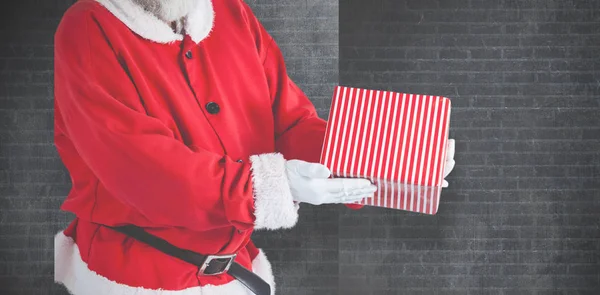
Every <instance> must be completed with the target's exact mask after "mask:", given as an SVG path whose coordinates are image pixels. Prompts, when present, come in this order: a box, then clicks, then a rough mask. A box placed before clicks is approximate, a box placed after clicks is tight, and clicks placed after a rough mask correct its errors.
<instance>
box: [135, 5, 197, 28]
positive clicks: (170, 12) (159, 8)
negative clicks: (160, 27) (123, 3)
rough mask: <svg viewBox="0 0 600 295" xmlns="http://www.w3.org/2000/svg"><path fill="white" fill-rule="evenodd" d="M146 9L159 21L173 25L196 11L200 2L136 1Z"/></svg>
mask: <svg viewBox="0 0 600 295" xmlns="http://www.w3.org/2000/svg"><path fill="white" fill-rule="evenodd" d="M135 2H137V3H139V5H141V6H142V7H144V9H146V10H147V11H149V12H150V13H152V14H154V15H156V17H158V18H159V19H161V20H163V21H165V22H168V23H171V22H174V21H178V20H181V18H183V17H184V16H186V15H188V14H189V13H190V11H192V10H194V8H196V6H197V5H198V2H199V1H198V0H135Z"/></svg>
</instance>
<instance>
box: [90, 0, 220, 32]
mask: <svg viewBox="0 0 600 295" xmlns="http://www.w3.org/2000/svg"><path fill="white" fill-rule="evenodd" d="M96 1H97V2H98V3H100V4H101V5H102V6H104V7H105V8H106V9H108V10H109V11H110V12H111V13H112V14H113V15H114V16H116V17H117V18H118V19H119V20H121V21H122V22H123V23H124V24H125V25H127V26H128V27H129V29H131V30H132V31H133V32H135V33H136V34H138V35H140V36H141V37H143V38H145V39H148V40H152V41H154V42H158V43H170V42H174V41H177V40H183V37H184V36H183V35H182V34H178V33H175V32H173V30H172V29H171V27H170V26H169V25H168V24H166V23H165V22H163V21H161V20H160V19H159V18H157V17H156V16H154V15H153V14H152V13H150V12H148V11H146V10H145V9H144V8H142V7H141V6H139V5H138V4H137V3H135V2H134V1H132V0H96ZM198 2H199V3H198V6H197V8H196V9H195V10H194V11H192V12H190V14H189V15H188V16H186V17H185V19H184V30H185V33H186V34H187V35H189V36H190V37H191V39H192V40H193V41H194V42H196V43H199V42H200V41H202V40H203V39H204V38H206V37H208V34H209V33H210V32H211V30H212V27H213V22H214V18H215V15H214V10H213V6H212V2H211V0H198Z"/></svg>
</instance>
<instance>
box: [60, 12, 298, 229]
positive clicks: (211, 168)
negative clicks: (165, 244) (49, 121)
mask: <svg viewBox="0 0 600 295" xmlns="http://www.w3.org/2000/svg"><path fill="white" fill-rule="evenodd" d="M55 95H56V100H55V106H56V111H57V112H60V114H61V117H62V118H63V121H64V124H65V130H63V132H64V133H65V136H67V137H68V138H69V140H71V141H72V143H73V145H74V146H75V148H76V149H77V152H78V154H79V156H80V157H81V158H82V159H83V161H84V162H85V163H86V164H87V165H88V166H89V168H90V169H91V170H92V171H93V173H94V175H95V176H96V177H97V178H98V179H99V181H100V182H101V183H102V184H103V185H104V186H105V187H106V189H107V190H108V191H109V192H110V193H111V194H112V195H114V196H115V197H116V198H118V199H119V200H121V201H122V202H123V203H124V204H127V205H129V206H131V207H133V208H135V209H136V210H137V211H138V212H140V213H141V214H143V215H144V216H145V217H146V218H148V219H149V220H151V221H152V222H154V223H156V224H157V225H164V226H181V227H186V228H189V229H192V230H198V231H202V230H209V229H212V228H216V227H221V226H227V225H234V226H236V227H238V228H240V229H248V228H250V227H252V225H253V223H254V222H255V219H256V217H255V215H254V205H255V204H254V198H253V185H252V177H253V175H254V174H257V173H259V172H260V171H258V170H259V168H256V169H254V170H253V171H251V166H250V165H249V164H240V163H236V162H235V161H234V160H233V159H230V158H229V157H227V156H223V155H220V154H216V153H212V152H209V151H203V150H201V151H198V152H195V151H192V150H191V149H190V148H188V147H187V146H186V145H185V144H184V143H182V142H180V141H178V140H176V139H175V138H174V135H173V133H172V131H171V130H170V129H169V128H168V127H167V126H166V125H164V124H163V123H162V122H161V121H159V120H158V119H155V118H153V117H150V116H148V115H146V114H145V111H144V108H143V105H142V103H141V101H140V98H139V96H138V94H137V92H136V88H135V85H133V83H132V81H131V80H130V79H129V77H128V75H127V73H126V71H125V69H124V68H122V66H121V65H120V63H119V60H118V57H117V56H116V54H115V53H114V51H113V50H112V48H111V44H110V41H109V40H107V39H106V37H105V36H104V34H103V32H102V29H101V28H100V26H99V25H98V23H97V22H96V21H95V20H94V19H93V16H90V14H85V13H77V14H72V15H70V16H65V17H64V18H63V20H62V23H61V25H60V27H59V29H58V30H57V33H56V36H55ZM274 158H276V155H267V156H266V157H263V158H258V157H255V158H254V159H255V161H254V162H255V163H253V164H256V162H261V161H262V163H259V164H260V165H259V166H261V167H265V168H269V167H270V166H269V165H271V164H273V163H275V162H277V163H279V162H281V163H283V160H281V161H278V160H277V159H275V160H276V161H270V162H269V161H268V160H269V159H271V160H272V159H274ZM261 159H262V160H261ZM263 160H264V161H263ZM253 166H254V165H253ZM271 166H272V165H271ZM279 166H282V165H279ZM279 166H277V167H279ZM270 170H273V169H270ZM264 174H265V173H263V175H264ZM280 177H281V176H280V175H275V176H274V177H272V179H270V180H269V179H267V180H264V179H263V180H262V183H265V182H266V183H267V184H268V183H269V182H268V181H272V180H273V179H276V180H279V179H280ZM279 182H281V181H279ZM284 185H286V184H285V183H284ZM254 188H256V187H254ZM259 197H260V196H257V199H258V198H259ZM267 201H268V200H267ZM289 203H290V204H289V207H291V208H292V209H293V203H292V202H291V201H290V202H289ZM262 204H265V206H270V205H273V204H275V203H274V202H262ZM286 206H288V205H286ZM271 210H279V209H278V208H273V209H271Z"/></svg>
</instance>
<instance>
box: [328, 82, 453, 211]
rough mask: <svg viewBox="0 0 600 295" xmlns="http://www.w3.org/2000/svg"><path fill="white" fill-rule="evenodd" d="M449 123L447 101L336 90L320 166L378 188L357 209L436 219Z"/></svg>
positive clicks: (377, 92) (424, 96)
mask: <svg viewBox="0 0 600 295" xmlns="http://www.w3.org/2000/svg"><path fill="white" fill-rule="evenodd" d="M449 120H450V100H449V99H448V98H445V97H440V96H430V95H419V94H406V93H397V92H389V91H379V90H368V89H360V88H351V87H341V86H338V87H336V89H335V93H334V95H333V100H332V103H331V111H330V115H329V121H328V123H327V131H326V134H325V142H324V145H323V150H322V152H321V164H323V165H325V166H327V167H328V168H329V169H330V170H331V171H332V174H333V177H361V178H368V179H370V180H371V181H373V182H374V183H375V184H376V185H377V186H378V191H377V192H376V193H375V195H374V196H373V197H370V198H366V199H363V200H362V201H360V202H358V204H363V205H369V206H378V207H386V208H393V209H400V210H406V211H412V212H419V213H425V214H435V213H436V212H437V210H438V206H439V198H440V194H441V185H442V181H443V169H444V162H445V160H446V144H447V140H448V126H449Z"/></svg>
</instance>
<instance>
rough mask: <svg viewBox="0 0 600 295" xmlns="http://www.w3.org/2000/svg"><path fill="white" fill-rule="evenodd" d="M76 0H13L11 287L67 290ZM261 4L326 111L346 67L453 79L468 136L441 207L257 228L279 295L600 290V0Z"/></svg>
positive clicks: (2, 289) (6, 44) (2, 34)
mask: <svg viewBox="0 0 600 295" xmlns="http://www.w3.org/2000/svg"><path fill="white" fill-rule="evenodd" d="M17 2H18V3H17ZM73 2H74V1H72V0H69V1H67V0H48V1H43V0H25V1H10V2H9V3H8V4H6V3H4V4H3V8H2V9H0V12H1V14H2V17H1V18H0V24H1V27H0V82H1V84H0V208H1V211H0V294H66V291H64V290H63V289H62V288H61V287H59V286H57V285H55V284H53V281H52V276H53V235H54V234H55V233H56V232H58V231H59V230H61V229H62V228H64V226H65V225H66V224H67V223H68V222H69V221H70V219H71V216H70V215H68V214H66V213H64V212H61V211H59V210H58V207H59V206H60V204H61V202H62V200H63V199H64V197H65V196H66V195H67V193H68V191H69V189H70V178H69V175H68V173H67V171H66V170H65V169H64V166H63V165H62V163H61V161H60V159H59V158H58V156H57V154H56V152H55V148H54V146H53V138H52V128H53V109H52V107H53V105H52V103H53V93H52V92H53V89H52V83H53V81H52V79H53V74H52V69H53V60H52V56H53V49H52V39H53V34H54V30H55V29H56V26H57V24H58V21H59V19H60V17H61V15H62V13H63V12H64V11H65V10H66V8H67V7H68V6H69V5H70V4H71V3H73ZM247 2H248V3H249V4H250V5H251V6H252V7H253V8H254V10H255V13H256V14H257V16H258V17H259V19H261V21H262V22H263V24H264V25H265V27H267V29H268V30H269V32H271V33H272V34H273V35H274V37H275V38H276V40H277V41H278V43H279V45H280V47H281V48H282V50H283V52H284V55H285V57H286V61H287V66H288V70H289V72H290V75H291V76H292V78H293V79H294V80H295V81H296V82H297V83H298V84H299V85H300V87H301V88H302V89H304V90H305V92H306V93H307V94H308V95H309V97H311V99H312V100H313V102H314V103H315V105H316V106H317V108H318V109H319V113H320V115H321V116H322V117H324V118H325V117H326V116H327V114H328V109H329V103H330V101H331V94H332V92H333V87H334V86H335V85H337V84H338V83H340V84H342V85H347V86H357V87H358V86H360V87H369V88H374V89H387V90H395V91H403V92H412V93H425V94H435V95H445V96H447V97H450V98H451V99H452V103H453V110H452V119H451V137H453V138H455V139H456V140H457V154H456V161H457V166H456V168H455V170H454V172H453V173H452V174H451V176H450V177H449V178H448V180H449V182H450V187H449V188H448V189H445V190H444V192H443V199H442V203H441V205H440V211H439V213H438V215H436V216H421V215H417V214H411V213H406V212H401V211H393V210H385V209H377V208H365V209H362V210H360V211H352V210H349V209H345V208H343V207H341V206H320V207H314V206H308V205H305V206H303V208H302V209H301V219H300V222H299V224H298V225H297V226H296V228H294V229H292V230H289V231H278V232H268V233H267V232H259V233H257V234H256V237H255V240H256V242H257V244H258V245H259V246H261V247H263V248H264V249H265V250H266V253H267V255H268V256H269V259H270V260H271V262H272V264H273V266H274V272H275V275H276V278H277V283H278V290H279V291H278V294H292V295H293V294H366V295H369V294H373V295H382V294H428V295H429V294H434V295H435V294H494V295H500V294H503V295H505V294H506V295H512V294H516V295H518V294H532V295H541V294H600V1H595V0H587V1H585V0H583V1H577V0H564V1H561V0H544V1H543V0H537V1H532V0H528V1H527V0H524V1H515V0H419V1H411V0H389V1H381V0H362V1H358V0H353V1H349V0H340V1H339V3H338V1H328V0H310V1H308V0H307V1H296V0H285V1H283V0H282V1H277V0H247ZM11 5H12V6H14V7H10V6H11ZM338 36H339V38H338ZM338 70H339V72H338Z"/></svg>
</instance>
